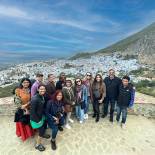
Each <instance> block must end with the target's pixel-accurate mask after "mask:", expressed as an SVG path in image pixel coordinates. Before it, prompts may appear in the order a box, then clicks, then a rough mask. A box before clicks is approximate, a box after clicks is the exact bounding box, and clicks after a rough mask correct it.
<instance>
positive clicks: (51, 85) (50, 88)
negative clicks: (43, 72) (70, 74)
mask: <svg viewBox="0 0 155 155" xmlns="http://www.w3.org/2000/svg"><path fill="white" fill-rule="evenodd" d="M54 80H55V76H54V75H53V74H48V82H47V84H46V94H47V97H48V100H50V99H52V97H53V95H54V93H55V91H56V87H55V81H54Z"/></svg>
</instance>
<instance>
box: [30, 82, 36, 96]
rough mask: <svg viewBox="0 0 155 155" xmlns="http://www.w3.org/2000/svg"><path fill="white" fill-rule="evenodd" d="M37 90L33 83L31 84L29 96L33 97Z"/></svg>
mask: <svg viewBox="0 0 155 155" xmlns="http://www.w3.org/2000/svg"><path fill="white" fill-rule="evenodd" d="M36 92H37V87H36V85H35V84H33V85H32V87H31V97H33V96H34V95H35V94H36Z"/></svg>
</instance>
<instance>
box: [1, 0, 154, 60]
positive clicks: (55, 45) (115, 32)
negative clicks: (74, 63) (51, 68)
mask: <svg viewBox="0 0 155 155" xmlns="http://www.w3.org/2000/svg"><path fill="white" fill-rule="evenodd" d="M154 21H155V1H154V0H0V57H1V58H2V57H3V58H4V59H3V60H7V58H8V57H9V58H12V59H13V58H21V57H22V56H23V55H24V56H25V55H26V56H27V57H32V56H38V55H40V54H41V55H42V56H44V57H47V58H49V57H69V56H72V55H74V54H75V53H78V52H92V51H96V50H99V49H101V48H104V47H106V46H108V45H110V44H112V43H115V42H116V41H118V40H120V39H123V38H125V37H127V36H129V35H131V34H133V33H135V32H137V31H139V30H141V29H142V28H144V27H146V26H147V25H149V24H151V23H153V22H154ZM43 53H44V54H43Z"/></svg>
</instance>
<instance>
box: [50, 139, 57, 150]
mask: <svg viewBox="0 0 155 155" xmlns="http://www.w3.org/2000/svg"><path fill="white" fill-rule="evenodd" d="M51 148H52V150H56V149H57V146H56V143H55V140H51Z"/></svg>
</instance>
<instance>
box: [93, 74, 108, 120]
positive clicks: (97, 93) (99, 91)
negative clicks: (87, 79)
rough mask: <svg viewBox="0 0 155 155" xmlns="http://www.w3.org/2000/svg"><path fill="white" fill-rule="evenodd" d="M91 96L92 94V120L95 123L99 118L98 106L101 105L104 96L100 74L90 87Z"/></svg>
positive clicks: (104, 88)
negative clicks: (93, 119)
mask: <svg viewBox="0 0 155 155" xmlns="http://www.w3.org/2000/svg"><path fill="white" fill-rule="evenodd" d="M92 94H93V111H94V115H93V118H96V120H95V121H96V122H98V121H99V118H100V104H102V103H103V100H104V98H105V96H106V87H105V84H104V82H103V80H102V76H101V75H100V74H96V76H95V79H94V82H93V86H92Z"/></svg>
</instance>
